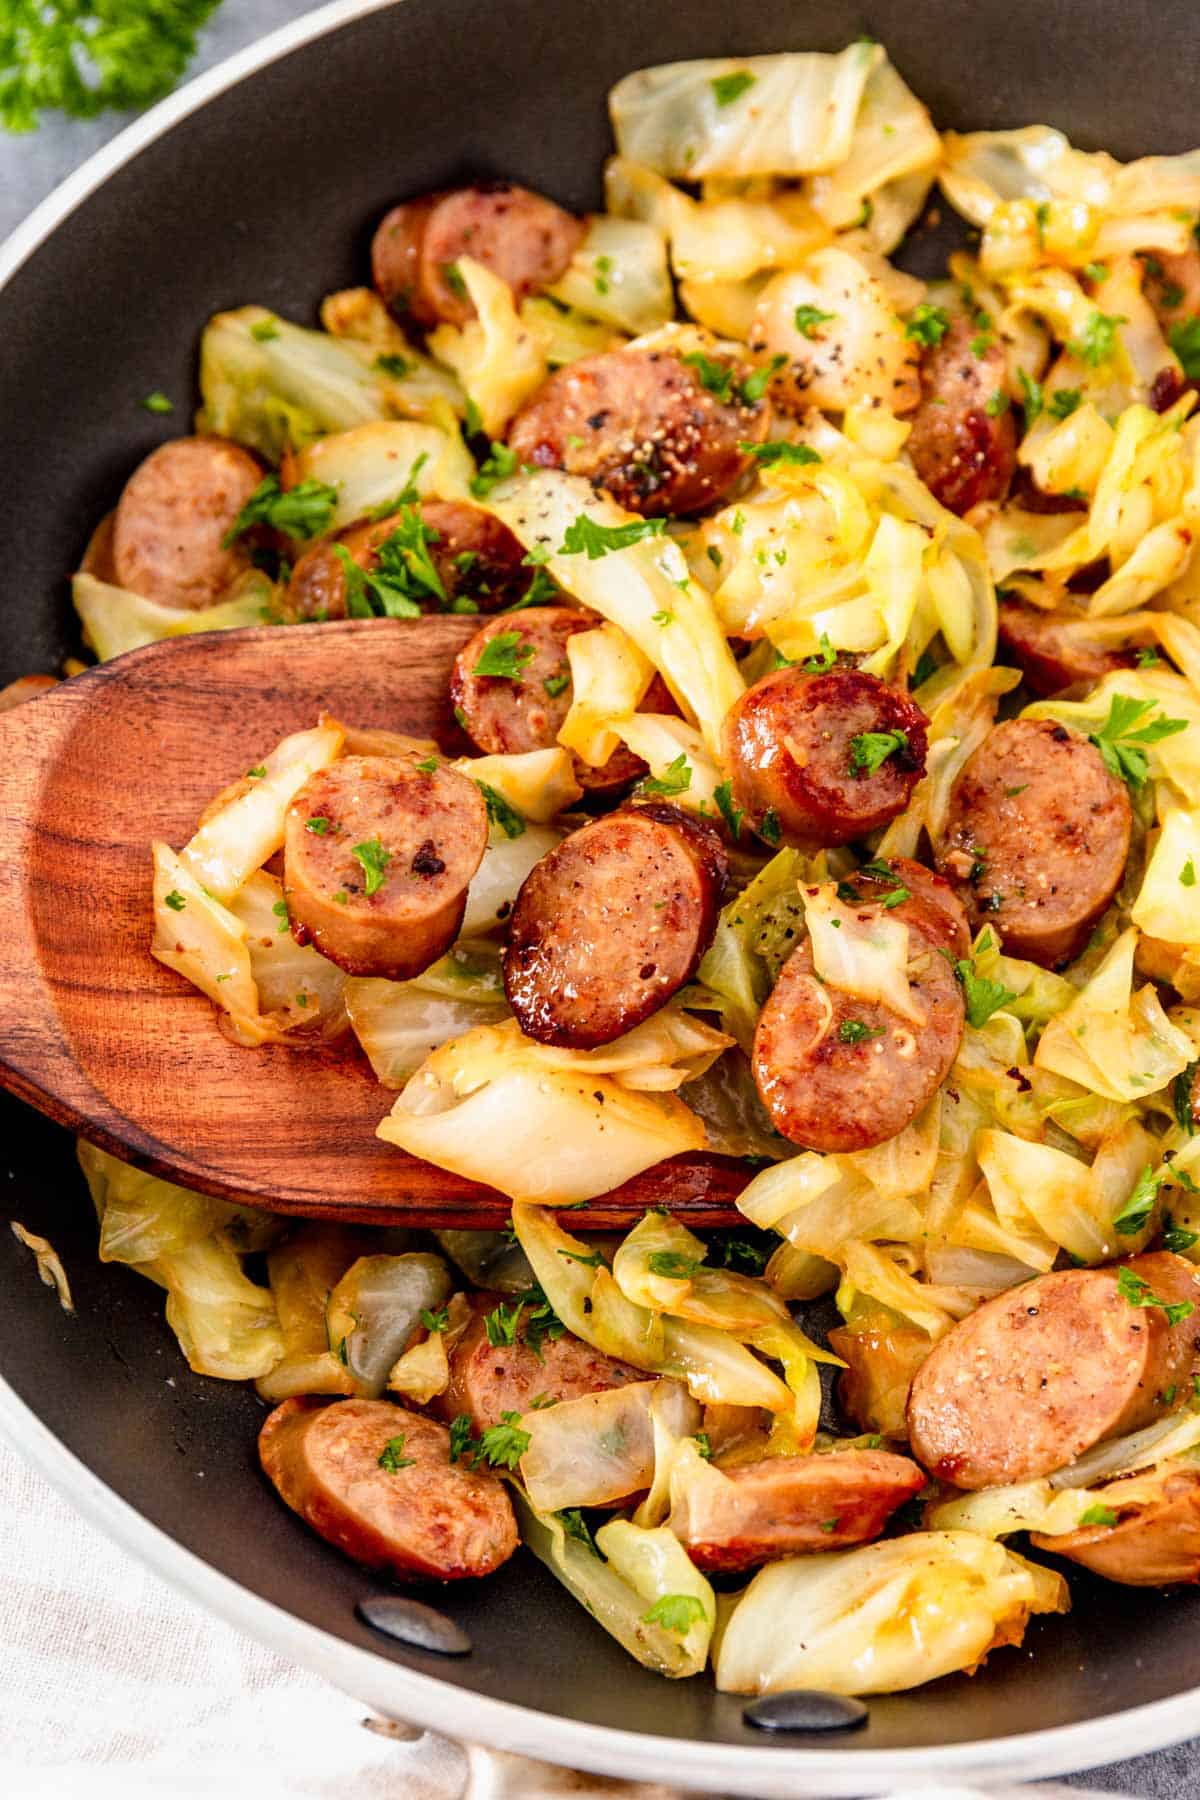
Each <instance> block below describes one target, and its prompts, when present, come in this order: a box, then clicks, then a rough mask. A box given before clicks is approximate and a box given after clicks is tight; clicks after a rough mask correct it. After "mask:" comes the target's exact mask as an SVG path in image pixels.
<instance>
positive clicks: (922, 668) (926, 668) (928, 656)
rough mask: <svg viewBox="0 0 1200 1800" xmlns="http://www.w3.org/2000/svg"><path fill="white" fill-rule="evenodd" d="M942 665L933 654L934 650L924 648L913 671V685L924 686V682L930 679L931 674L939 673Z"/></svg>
mask: <svg viewBox="0 0 1200 1800" xmlns="http://www.w3.org/2000/svg"><path fill="white" fill-rule="evenodd" d="M940 667H941V664H940V663H939V662H938V659H937V657H936V656H935V655H934V654H933V651H932V650H929V649H925V650H922V652H921V656H920V660H919V661H918V663H917V666H916V668H915V669H914V670H913V672H912V685H913V686H914V687H921V686H923V685H924V683H925V682H927V681H928V680H929V678H930V676H931V675H936V674H937V672H938V670H939V668H940Z"/></svg>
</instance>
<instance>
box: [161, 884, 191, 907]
mask: <svg viewBox="0 0 1200 1800" xmlns="http://www.w3.org/2000/svg"><path fill="white" fill-rule="evenodd" d="M166 904H167V905H168V906H169V907H170V909H171V911H172V912H182V911H183V909H184V907H185V906H186V905H187V901H186V900H185V899H184V897H183V895H182V894H181V893H180V892H179V891H178V889H177V888H172V889H171V892H170V893H169V894H168V895H167V896H166Z"/></svg>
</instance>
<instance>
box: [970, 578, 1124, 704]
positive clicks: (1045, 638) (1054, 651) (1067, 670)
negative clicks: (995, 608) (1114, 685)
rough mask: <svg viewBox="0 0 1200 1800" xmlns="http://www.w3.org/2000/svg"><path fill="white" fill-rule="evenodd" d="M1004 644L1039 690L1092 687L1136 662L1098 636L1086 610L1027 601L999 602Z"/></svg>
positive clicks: (1044, 691)
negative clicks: (1053, 609)
mask: <svg viewBox="0 0 1200 1800" xmlns="http://www.w3.org/2000/svg"><path fill="white" fill-rule="evenodd" d="M1000 643H1001V645H1002V647H1003V649H1004V651H1005V652H1006V653H1007V654H1008V656H1010V657H1012V658H1013V660H1014V661H1015V662H1017V663H1018V664H1019V665H1020V667H1021V671H1022V673H1023V674H1024V676H1025V680H1026V681H1027V683H1028V684H1029V686H1030V687H1031V688H1032V689H1033V691H1034V693H1035V694H1061V693H1062V691H1063V689H1064V688H1068V687H1076V686H1081V685H1083V684H1085V683H1086V684H1087V686H1088V687H1091V686H1094V684H1095V683H1096V682H1097V681H1099V680H1100V679H1101V677H1102V676H1104V675H1107V674H1108V673H1109V671H1110V670H1112V669H1124V668H1128V667H1129V665H1130V664H1131V663H1132V661H1133V657H1132V655H1131V654H1130V652H1129V651H1126V650H1110V649H1108V648H1107V647H1106V646H1105V645H1104V644H1102V643H1100V642H1098V641H1097V638H1096V633H1095V628H1094V626H1093V625H1092V624H1091V623H1090V621H1089V620H1088V617H1087V615H1086V613H1084V612H1082V611H1080V612H1068V611H1060V612H1043V611H1042V609H1041V607H1040V606H1029V605H1028V604H1027V603H1026V602H1025V601H1024V600H1003V601H1001V603H1000Z"/></svg>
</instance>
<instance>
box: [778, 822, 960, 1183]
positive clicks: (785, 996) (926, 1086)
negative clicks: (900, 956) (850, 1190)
mask: <svg viewBox="0 0 1200 1800" xmlns="http://www.w3.org/2000/svg"><path fill="white" fill-rule="evenodd" d="M896 860H897V863H899V862H900V860H901V859H899V858H897V859H896ZM860 881H861V877H859V876H856V877H855V878H854V883H853V885H855V886H857V885H859V883H860ZM864 910H866V908H865V907H864ZM888 911H889V913H890V916H891V917H892V918H894V919H901V920H903V921H904V923H905V924H906V925H907V926H908V928H909V952H908V979H909V986H910V988H911V991H912V995H913V999H914V1000H915V1002H916V1003H917V1005H918V1006H920V1008H921V1009H922V1010H923V1012H924V1013H925V1019H926V1022H925V1026H924V1028H923V1029H922V1030H917V1028H916V1027H915V1026H914V1025H913V1023H912V1021H911V1020H910V1019H905V1018H901V1017H900V1015H899V1014H898V1013H895V1012H893V1011H892V1009H891V1007H889V1006H885V1005H883V1004H882V1002H879V1001H868V1000H860V999H858V998H856V997H855V996H854V995H852V994H849V993H844V992H842V991H841V990H840V989H838V988H835V987H831V986H829V985H828V984H827V983H825V982H823V981H821V980H819V979H818V977H817V973H816V969H815V967H814V965H813V953H812V946H811V944H809V943H808V942H807V941H806V942H804V943H802V944H801V945H800V947H799V949H798V950H795V951H793V953H792V955H791V956H790V957H789V958H788V960H787V962H786V963H785V964H784V966H783V971H782V973H781V974H780V977H779V980H778V981H777V982H776V984H775V987H774V990H773V992H772V993H771V995H770V997H769V999H768V1000H767V1003H766V1005H765V1006H764V1007H763V1009H762V1012H761V1013H760V1014H759V1017H758V1026H757V1028H756V1030H755V1033H754V1050H753V1057H752V1061H753V1068H754V1080H755V1084H756V1085H757V1087H758V1091H759V1093H760V1095H761V1096H762V1100H763V1104H764V1105H765V1106H766V1109H767V1111H768V1112H769V1113H770V1115H771V1119H772V1122H773V1123H774V1126H775V1129H776V1130H777V1131H779V1132H782V1134H783V1136H784V1137H786V1138H788V1139H789V1140H790V1141H791V1142H792V1143H793V1144H803V1145H804V1146H805V1147H806V1148H807V1149H810V1150H825V1151H830V1150H834V1151H851V1150H866V1149H869V1148H870V1147H871V1146H872V1145H873V1144H882V1143H886V1142H887V1140H888V1139H889V1138H893V1137H895V1136H896V1134H897V1132H900V1131H903V1130H904V1127H905V1126H906V1125H908V1124H909V1123H910V1122H911V1121H912V1120H913V1119H915V1118H916V1116H917V1114H918V1113H919V1112H920V1111H921V1110H922V1108H923V1107H925V1106H927V1105H928V1103H929V1101H930V1100H932V1098H933V1096H934V1094H935V1093H936V1092H937V1090H938V1088H939V1087H940V1086H941V1084H942V1082H943V1081H944V1080H945V1078H946V1076H947V1075H948V1074H949V1072H950V1068H951V1065H952V1064H953V1062H954V1058H955V1057H956V1056H957V1054H958V1047H959V1045H960V1043H961V1042H962V1034H963V1018H964V1008H963V997H962V989H961V988H960V987H959V984H958V981H957V980H956V978H955V974H954V969H953V966H952V962H951V960H950V959H949V958H950V950H951V945H952V944H953V945H954V946H955V947H957V946H958V945H959V944H961V942H962V935H963V927H962V926H961V925H959V924H958V923H957V921H954V922H952V919H951V915H949V914H948V913H947V912H945V911H944V910H942V908H941V906H940V905H938V906H936V907H935V906H933V905H931V904H930V903H929V902H928V901H927V900H923V899H921V898H920V897H919V896H918V895H915V894H914V897H913V898H912V899H911V900H906V901H902V902H901V903H900V904H899V905H897V906H895V907H892V908H889V909H888Z"/></svg>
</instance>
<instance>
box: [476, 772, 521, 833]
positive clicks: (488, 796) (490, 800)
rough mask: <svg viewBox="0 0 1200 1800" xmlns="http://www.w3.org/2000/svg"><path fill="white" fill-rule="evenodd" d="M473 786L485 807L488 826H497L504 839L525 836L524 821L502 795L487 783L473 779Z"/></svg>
mask: <svg viewBox="0 0 1200 1800" xmlns="http://www.w3.org/2000/svg"><path fill="white" fill-rule="evenodd" d="M475 786H476V787H477V788H478V789H479V791H480V793H481V794H482V795H483V803H484V805H485V806H486V807H487V816H488V824H489V825H498V826H499V827H500V829H501V831H502V832H503V833H504V835H505V837H506V838H519V837H523V836H524V834H525V821H524V819H523V818H522V817H521V815H520V813H519V812H518V811H517V809H516V807H515V806H510V805H509V803H508V801H507V800H506V799H505V798H504V795H503V794H501V793H499V792H497V790H496V789H495V788H494V787H492V786H491V784H490V783H489V782H486V781H480V780H479V779H478V778H475Z"/></svg>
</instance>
